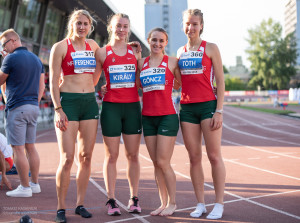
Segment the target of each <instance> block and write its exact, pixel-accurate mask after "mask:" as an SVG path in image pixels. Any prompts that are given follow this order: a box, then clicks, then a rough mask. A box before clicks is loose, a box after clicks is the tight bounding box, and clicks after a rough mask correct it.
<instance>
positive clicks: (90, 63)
mask: <svg viewBox="0 0 300 223" xmlns="http://www.w3.org/2000/svg"><path fill="white" fill-rule="evenodd" d="M67 43H68V51H67V54H66V56H65V58H64V59H63V61H62V63H61V69H62V74H63V75H74V74H82V73H87V74H93V73H94V72H95V68H96V60H95V56H94V52H93V51H92V49H91V47H90V45H89V44H88V42H87V41H85V45H86V50H85V51H75V49H74V47H73V45H72V42H71V40H70V39H67Z"/></svg>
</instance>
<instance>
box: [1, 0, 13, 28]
mask: <svg viewBox="0 0 300 223" xmlns="http://www.w3.org/2000/svg"><path fill="white" fill-rule="evenodd" d="M11 9H12V1H11V0H0V29H1V30H6V29H8V28H9V23H10V17H11Z"/></svg>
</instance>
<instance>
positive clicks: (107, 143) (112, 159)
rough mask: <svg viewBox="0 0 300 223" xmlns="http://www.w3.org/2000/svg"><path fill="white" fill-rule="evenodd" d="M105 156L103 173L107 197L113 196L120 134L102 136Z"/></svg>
mask: <svg viewBox="0 0 300 223" xmlns="http://www.w3.org/2000/svg"><path fill="white" fill-rule="evenodd" d="M103 142H104V148H105V158H104V163H103V175H104V182H105V187H106V192H107V197H108V198H109V199H110V198H113V199H114V198H115V187H116V179H117V167H116V165H117V160H118V156H119V145H120V136H117V137H108V136H103Z"/></svg>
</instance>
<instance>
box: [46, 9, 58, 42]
mask: <svg viewBox="0 0 300 223" xmlns="http://www.w3.org/2000/svg"><path fill="white" fill-rule="evenodd" d="M61 21H62V14H61V13H60V12H59V11H58V10H55V9H54V8H51V7H49V8H48V11H47V16H46V22H45V29H44V38H43V45H44V46H48V47H51V46H52V45H53V44H54V43H55V42H57V41H58V40H59V39H58V37H59V30H60V25H61Z"/></svg>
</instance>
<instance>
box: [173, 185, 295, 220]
mask: <svg viewBox="0 0 300 223" xmlns="http://www.w3.org/2000/svg"><path fill="white" fill-rule="evenodd" d="M298 192H300V190H293V191H285V192H277V193H273V194H264V195H258V196H254V197H248V198H238V199H233V200H229V201H224V204H228V203H234V202H238V201H244V200H253V199H258V198H264V197H273V196H277V195H283V194H290V193H298ZM213 205H214V203H212V204H206V205H205V206H206V207H209V206H213ZM194 208H195V206H193V207H188V208H182V209H177V210H176V211H187V210H191V209H194ZM297 217H299V216H297Z"/></svg>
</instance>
